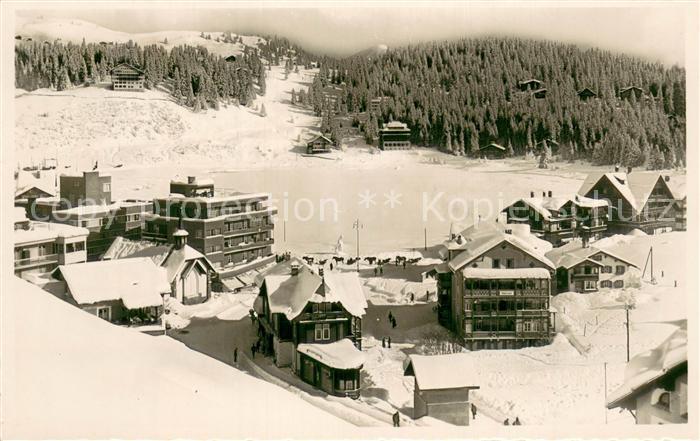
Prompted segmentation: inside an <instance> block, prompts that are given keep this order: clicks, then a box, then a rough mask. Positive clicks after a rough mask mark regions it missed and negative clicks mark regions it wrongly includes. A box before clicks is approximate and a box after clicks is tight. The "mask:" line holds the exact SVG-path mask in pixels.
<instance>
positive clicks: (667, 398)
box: [607, 323, 688, 424]
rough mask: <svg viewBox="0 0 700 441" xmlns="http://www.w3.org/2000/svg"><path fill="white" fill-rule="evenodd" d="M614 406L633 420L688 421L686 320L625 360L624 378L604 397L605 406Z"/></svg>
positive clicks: (655, 422)
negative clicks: (672, 331) (655, 345)
mask: <svg viewBox="0 0 700 441" xmlns="http://www.w3.org/2000/svg"><path fill="white" fill-rule="evenodd" d="M618 407H619V408H622V409H627V410H629V411H630V412H631V413H632V415H634V419H635V421H636V422H637V424H687V423H688V331H687V323H684V324H683V326H682V327H681V328H680V329H678V330H676V331H675V332H674V333H673V334H671V336H670V337H669V338H668V339H666V340H665V341H664V342H663V343H661V344H660V345H659V346H657V347H656V348H654V349H652V350H650V351H647V352H644V353H641V354H638V355H636V356H635V357H634V358H632V359H631V360H630V361H629V363H627V368H626V369H625V381H624V382H623V383H622V385H621V386H620V387H619V388H617V389H616V390H615V391H613V392H612V394H610V395H609V397H608V402H607V408H608V409H615V408H618Z"/></svg>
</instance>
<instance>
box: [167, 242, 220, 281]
mask: <svg viewBox="0 0 700 441" xmlns="http://www.w3.org/2000/svg"><path fill="white" fill-rule="evenodd" d="M192 261H199V262H200V263H201V264H202V265H204V266H205V267H206V268H208V269H209V270H210V271H214V265H213V264H212V263H211V261H209V259H207V257H206V256H205V255H204V254H202V253H200V252H199V251H197V250H195V249H194V248H192V247H191V246H189V245H187V244H185V246H183V247H182V248H180V249H178V248H175V247H172V248H171V249H170V252H169V253H168V255H167V256H166V257H165V259H164V260H163V263H162V264H161V266H162V267H163V268H165V270H166V271H167V273H168V282H172V281H173V280H175V278H176V277H177V276H178V275H180V274H182V271H183V269H184V268H185V267H186V265H187V264H188V263H190V262H192Z"/></svg>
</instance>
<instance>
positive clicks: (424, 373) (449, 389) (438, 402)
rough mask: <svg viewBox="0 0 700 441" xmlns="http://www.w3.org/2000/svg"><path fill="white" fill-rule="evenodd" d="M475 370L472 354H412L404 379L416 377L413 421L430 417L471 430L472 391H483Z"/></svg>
mask: <svg viewBox="0 0 700 441" xmlns="http://www.w3.org/2000/svg"><path fill="white" fill-rule="evenodd" d="M470 372H474V366H473V364H472V360H471V357H470V355H469V354H466V353H458V354H444V355H416V354H411V355H409V358H408V364H407V365H406V368H405V369H404V376H412V377H415V380H414V387H413V418H414V419H418V418H421V417H424V416H430V417H432V418H436V419H438V420H442V421H445V422H447V423H450V424H454V425H456V426H468V425H469V415H470V405H469V391H472V390H476V389H479V386H475V385H474V380H473V379H470V378H469V373H470Z"/></svg>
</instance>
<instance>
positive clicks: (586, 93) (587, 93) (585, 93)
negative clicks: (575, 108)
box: [578, 87, 598, 101]
mask: <svg viewBox="0 0 700 441" xmlns="http://www.w3.org/2000/svg"><path fill="white" fill-rule="evenodd" d="M578 97H579V99H580V100H581V101H586V100H588V99H589V98H597V97H598V94H597V93H595V92H593V91H592V90H591V89H589V88H588V87H584V88H583V89H581V90H579V92H578Z"/></svg>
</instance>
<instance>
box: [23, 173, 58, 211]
mask: <svg viewBox="0 0 700 441" xmlns="http://www.w3.org/2000/svg"><path fill="white" fill-rule="evenodd" d="M55 195H56V185H55V178H53V179H52V177H51V176H50V175H48V174H47V173H44V172H42V171H41V170H37V171H34V172H26V171H24V170H22V171H19V172H18V173H17V174H16V177H15V206H16V207H25V208H26V209H27V212H29V211H30V210H31V207H32V206H33V205H34V201H36V200H37V199H41V198H51V197H54V196H55Z"/></svg>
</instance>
